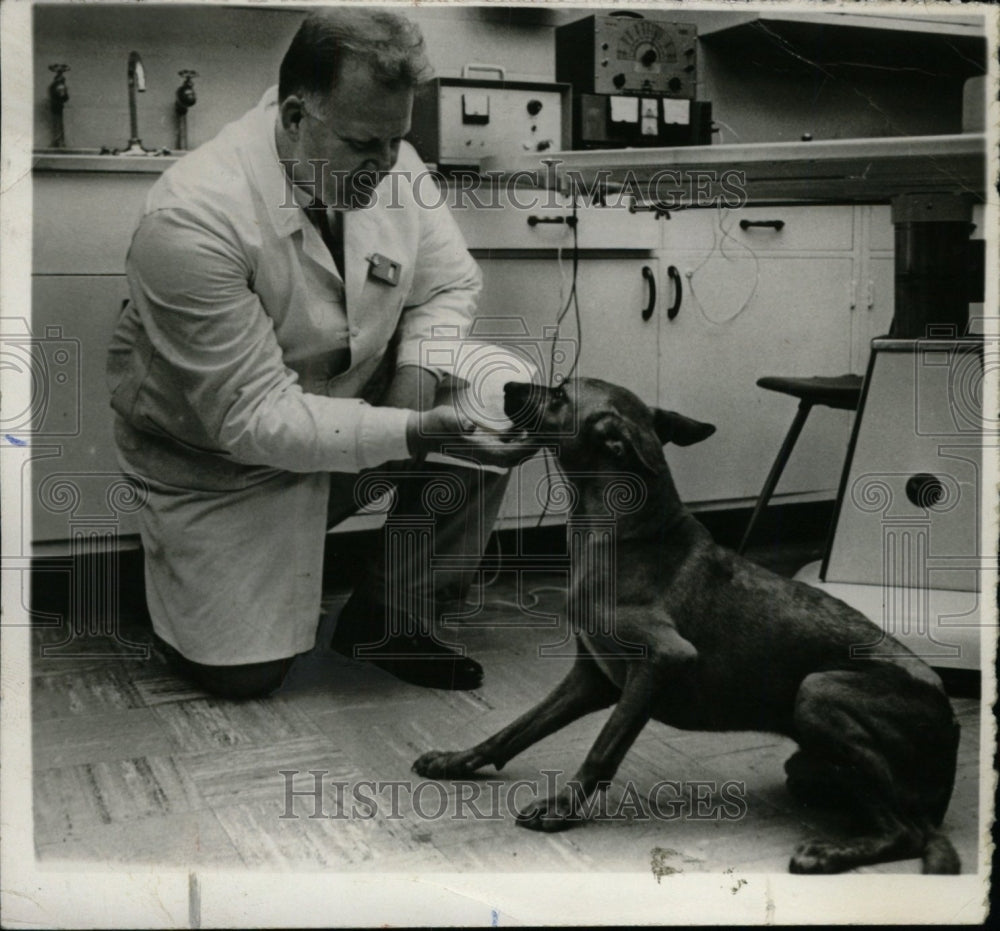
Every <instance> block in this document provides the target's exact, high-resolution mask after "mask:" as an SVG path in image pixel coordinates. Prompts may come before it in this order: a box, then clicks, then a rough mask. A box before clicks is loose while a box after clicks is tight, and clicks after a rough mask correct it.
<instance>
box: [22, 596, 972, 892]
mask: <svg viewBox="0 0 1000 931" xmlns="http://www.w3.org/2000/svg"><path fill="white" fill-rule="evenodd" d="M553 581H554V580H552V579H546V578H544V577H541V576H538V577H534V578H532V579H531V581H530V583H529V586H528V588H529V589H530V590H528V591H524V592H522V595H521V607H522V609H523V608H530V610H531V612H532V613H531V614H530V615H529V616H526V615H525V613H524V612H523V610H518V609H517V606H516V603H515V602H516V600H517V598H518V593H517V588H516V586H515V585H514V584H513V579H512V577H511V578H507V577H501V578H500V579H499V580H498V581H497V583H496V584H495V585H493V586H492V587H490V588H488V589H487V590H485V593H484V599H483V600H484V602H485V605H484V607H483V610H482V611H481V612H480V614H478V615H477V616H476V617H475V618H474V623H473V625H472V626H469V625H466V626H465V627H463V628H462V630H461V632H460V634H459V633H455V634H454V637H455V639H456V640H458V639H461V641H462V642H464V643H466V644H467V646H468V648H469V654H470V655H472V656H474V657H476V658H477V659H479V660H480V661H481V662H482V663H483V665H484V667H485V669H486V682H485V685H484V686H483V688H482V689H480V690H479V691H477V692H473V693H450V692H441V691H433V690H427V689H419V688H415V687H411V686H408V685H405V684H403V683H401V682H399V681H397V680H395V679H393V678H392V677H390V676H388V675H386V674H384V673H382V672H380V671H378V670H376V669H373V668H370V667H366V666H362V665H359V664H355V663H353V662H351V661H349V660H346V659H344V658H342V657H340V656H338V655H337V654H335V653H332V652H330V651H328V650H326V649H324V648H322V647H318V648H317V649H316V650H314V651H313V652H312V653H311V654H308V655H307V656H306V657H304V658H303V659H302V660H300V661H299V662H298V663H297V665H296V666H295V667H294V668H293V671H292V674H291V676H290V678H289V681H288V682H287V683H286V685H285V686H284V687H283V689H282V690H281V691H280V692H279V693H278V694H277V695H275V696H273V697H271V698H270V699H267V700H263V701H248V702H226V701H220V700H217V699H213V698H211V697H209V696H207V695H205V694H203V693H201V692H199V691H198V690H197V689H195V688H193V687H191V686H190V685H188V684H187V683H186V682H184V681H183V680H181V679H179V678H177V677H176V676H175V675H174V674H173V673H172V671H171V668H170V666H169V665H168V662H167V660H166V658H165V657H164V656H162V655H160V654H159V653H158V652H157V651H156V650H155V648H153V647H152V646H151V641H150V632H149V630H148V627H147V626H146V625H145V623H144V622H143V621H142V620H141V619H138V618H135V617H133V618H127V617H126V618H122V619H121V624H120V634H121V637H122V638H123V639H124V640H128V641H131V642H133V643H135V644H138V645H139V647H140V648H141V649H140V651H139V652H144V653H147V654H148V655H146V656H128V655H124V654H127V653H128V652H129V650H131V649H132V648H130V647H126V646H124V645H123V644H122V643H121V642H118V641H116V640H115V639H114V638H111V637H89V638H87V639H86V640H74V641H71V642H70V643H69V644H63V645H61V646H60V643H61V642H62V641H64V640H65V638H66V633H65V629H64V628H62V627H58V626H56V627H44V626H41V627H38V628H36V630H35V632H34V641H35V646H36V649H35V650H34V668H33V754H34V791H35V804H34V815H35V841H36V853H37V856H38V858H39V859H40V860H42V861H45V862H56V861H65V860H70V861H76V862H79V863H81V864H85V863H86V864H93V863H94V862H95V861H96V862H102V863H110V864H123V865H124V864H137V863H143V864H152V863H163V864H173V865H184V866H186V867H189V868H195V867H197V866H235V867H241V866H246V867H260V868H268V869H289V870H291V869H295V870H309V869H324V870H330V869H334V870H374V871H389V870H400V869H420V870H456V869H458V870H490V871H498V870H499V871H502V870H511V871H540V870H546V871H552V870H556V871H563V870H568V869H572V870H578V869H581V868H582V869H585V870H588V871H605V870H606V871H623V870H627V871H632V870H650V869H651V870H653V871H654V872H657V871H659V872H661V873H669V872H673V871H680V870H683V871H722V872H724V871H727V870H737V869H740V870H744V871H755V872H757V871H761V872H763V871H784V870H786V869H787V864H788V858H789V855H790V853H791V851H792V849H793V848H794V847H795V845H796V844H797V843H799V842H800V841H802V840H805V839H807V838H810V837H813V836H816V835H824V834H827V835H830V834H833V835H836V834H837V833H838V832H840V831H842V830H843V826H842V825H841V824H840V823H839V822H838V820H837V816H836V815H835V814H832V813H830V812H823V811H820V810H814V809H808V808H805V807H803V806H801V805H800V804H798V803H796V802H795V801H794V800H793V799H792V798H791V796H790V795H789V794H788V793H787V791H786V790H785V786H784V774H783V770H782V764H783V762H784V760H785V759H786V758H787V757H788V756H789V754H790V753H791V751H792V749H793V744H792V743H791V742H790V741H788V740H785V739H783V738H780V737H776V736H774V735H770V734H762V733H739V734H702V733H686V732H681V731H676V730H672V729H670V728H667V727H665V726H663V725H659V724H650V725H649V726H647V727H646V729H645V730H644V731H643V733H642V734H641V736H640V737H639V739H638V741H637V742H636V744H635V745H634V747H633V748H632V750H631V751H630V753H629V754H628V756H627V757H626V759H625V763H624V764H623V766H622V768H621V770H620V772H619V774H618V777H617V778H616V779H615V785H614V787H613V788H612V790H611V791H610V793H609V797H608V803H607V805H606V810H607V812H608V813H612V814H615V815H618V816H620V817H616V818H613V819H612V818H604V819H598V820H596V821H595V822H594V823H591V824H588V825H586V826H585V827H581V828H578V829H575V830H572V831H569V832H565V833H562V834H556V835H544V834H538V833H534V832H530V831H525V830H521V829H517V828H516V827H515V825H514V821H513V817H512V814H511V809H512V808H513V807H515V806H517V805H521V804H523V803H524V802H525V801H526V800H527V799H528V798H529V796H530V795H531V794H532V791H531V789H530V787H529V786H530V785H534V786H535V787H537V789H539V790H543V789H544V788H545V785H546V782H545V780H546V777H544V776H543V775H542V773H543V772H544V771H554V772H557V773H558V774H559V776H558V778H559V779H564V778H567V777H568V776H569V775H571V774H572V772H573V771H574V770H575V768H576V766H577V764H578V763H579V762H580V761H581V760H582V758H583V755H584V753H585V752H586V749H587V747H588V746H589V744H590V743H591V741H592V740H593V739H594V738H595V736H596V734H597V732H598V730H599V729H600V727H601V725H602V723H603V722H604V720H605V719H606V717H607V714H608V712H602V713H598V714H595V715H592V716H591V717H589V718H586V719H584V720H583V721H580V722H577V723H576V724H574V725H572V726H570V727H568V728H566V729H565V730H564V731H562V732H561V733H558V734H556V735H553V736H552V737H549V738H547V739H546V740H544V741H543V742H541V743H540V744H538V745H536V746H534V747H532V748H530V749H529V750H527V751H526V752H525V753H524V754H522V755H521V756H520V757H518V758H516V759H515V760H513V761H511V763H510V764H508V766H507V767H506V768H505V770H504V771H503V773H502V774H499V775H498V774H496V773H493V772H492V771H491V772H489V773H486V774H484V776H483V779H482V780H481V781H478V782H468V783H463V784H451V783H442V784H437V783H432V784H424V783H425V782H426V781H424V780H420V779H419V778H418V777H416V776H414V775H413V774H412V773H411V771H410V765H411V763H412V762H413V760H414V759H415V758H416V757H417V756H418V755H420V754H421V753H423V752H424V751H426V750H429V749H436V748H454V749H457V748H461V747H465V746H468V745H471V744H472V743H474V742H476V741H478V740H480V739H481V738H483V737H485V736H487V735H488V734H490V733H492V732H493V731H495V730H496V729H498V728H499V727H501V726H503V725H504V724H506V723H508V722H509V721H510V720H512V719H513V718H514V717H515V716H516V715H517V714H519V713H520V712H521V711H523V710H524V709H526V708H527V707H529V706H530V705H531V704H532V703H534V702H535V701H536V700H538V699H539V698H541V697H542V696H543V695H544V694H545V693H546V692H547V691H548V690H549V688H550V687H551V686H552V685H554V684H555V683H556V682H557V681H558V680H559V678H560V677H561V676H562V674H563V672H564V671H565V669H566V668H567V667H568V665H569V663H570V659H569V658H568V656H559V655H557V656H550V655H549V656H543V655H539V653H540V648H541V647H542V646H544V645H550V646H551V645H553V644H557V643H558V642H559V639H560V636H559V630H558V628H557V627H556V626H555V621H554V620H553V618H554V617H555V616H556V615H557V613H558V611H559V609H560V606H561V605H562V601H563V597H562V594H561V592H560V591H559V588H558V585H554V584H553ZM344 597H345V595H344V593H336V592H334V593H331V595H330V597H329V599H328V603H327V604H326V605H325V608H326V610H327V615H328V616H327V619H326V620H325V621H324V627H323V630H321V636H320V637H319V638H318V641H319V642H320V643H324V642H325V641H326V636H325V632H326V631H328V630H329V629H330V620H331V618H332V617H334V616H335V614H336V611H337V610H338V609H339V606H340V604H341V603H342V602H343V600H344ZM556 652H558V651H556ZM563 652H565V651H563ZM43 653H44V655H43ZM102 654H103V655H102ZM954 704H955V708H956V711H957V712H958V715H959V717H960V719H961V722H962V726H963V730H962V744H961V751H960V761H959V773H958V781H957V784H956V787H955V793H954V796H953V799H952V803H951V808H950V810H949V813H948V816H947V819H946V822H945V828H946V829H947V831H948V833H949V835H950V837H951V838H952V841H953V843H954V844H955V846H956V848H957V849H958V851H959V853H960V855H961V857H962V860H963V864H964V867H965V869H966V870H970V871H974V870H975V867H976V863H977V848H976V833H977V819H978V811H977V805H978V797H979V781H978V763H979V745H978V738H979V704H978V702H977V701H975V700H973V699H956V700H955V702H954ZM283 771H284V775H283V774H282V773H283ZM312 773H317V774H319V775H318V777H315V776H314V775H311V774H312ZM315 778H319V780H320V786H321V790H322V791H321V797H320V798H319V806H320V810H319V811H318V812H317V810H316V796H315V795H313V794H310V790H312V789H313V788H314V786H315V782H314V779H315ZM376 780H378V781H381V783H382V784H381V785H372V783H373V782H374V781H376ZM662 780H671V781H673V782H674V783H680V784H681V785H680V786H679V788H678V789H675V788H674V787H673V786H667V787H664V788H662V789H661V792H660V794H659V795H658V797H657V799H656V801H657V802H658V803H659V806H658V808H659V810H658V812H651V811H650V809H649V805H648V797H649V795H650V791H651V790H652V789H653V788H654V787H655V786H656V785H657V784H658V783H661V781H662ZM393 786H395V788H394V787H393ZM338 787H339V789H338ZM289 789H292V790H293V791H294V792H297V793H299V794H298V795H297V796H291V797H290V796H289ZM338 792H340V793H341V794H342V795H341V797H342V801H343V805H342V806H339V807H338ZM393 795H395V796H396V802H395V803H393ZM370 799H374V800H375V803H371V802H369V801H368V800H370ZM442 809H443V813H441V814H440V816H438V814H439V812H441V811H442ZM476 813H478V814H479V816H476ZM317 814H318V815H319V817H312V816H313V815H317ZM286 815H290V817H285V816H286ZM341 815H346V816H343V817H342V816H341ZM866 871H878V872H918V871H919V863H918V861H916V860H910V861H904V862H900V863H893V864H887V865H884V866H879V867H874V868H870V870H866Z"/></svg>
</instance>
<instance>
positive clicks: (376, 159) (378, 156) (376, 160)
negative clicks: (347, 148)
mask: <svg viewBox="0 0 1000 931" xmlns="http://www.w3.org/2000/svg"><path fill="white" fill-rule="evenodd" d="M398 157H399V143H398V142H382V143H379V145H378V147H377V148H376V149H375V150H374V151H373V153H372V155H371V156H370V157H369V159H368V165H367V167H369V168H370V169H371V170H372V171H375V172H378V173H379V174H385V173H386V172H387V171H392V169H393V167H394V166H395V164H396V159H397V158H398Z"/></svg>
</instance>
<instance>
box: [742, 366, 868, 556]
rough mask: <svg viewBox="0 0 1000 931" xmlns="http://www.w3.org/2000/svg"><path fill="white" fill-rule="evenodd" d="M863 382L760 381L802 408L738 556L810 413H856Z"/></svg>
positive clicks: (847, 378) (851, 378)
mask: <svg viewBox="0 0 1000 931" xmlns="http://www.w3.org/2000/svg"><path fill="white" fill-rule="evenodd" d="M862 382H863V379H862V377H861V376H860V375H835V376H823V375H820V376H816V377H814V378H781V377H778V376H772V375H769V376H767V377H765V378H759V379H757V385H758V387H760V388H766V389H767V390H768V391H780V392H781V393H782V394H788V395H791V396H792V397H793V398H798V399H799V409H798V410H797V411H796V412H795V419H794V420H793V421H792V425H791V427H790V428H789V430H788V433H787V434H786V436H785V440H784V442H783V443H782V444H781V449H779V450H778V457H777V458H776V459H775V460H774V465H772V466H771V471H770V473H768V476H767V480H766V481H765V482H764V487H763V488H762V489H761V492H760V497H759V498H758V499H757V506H756V507H755V508H754V510H753V514H752V515H751V517H750V523H749V524H747V529H746V532H745V533H744V534H743V539H742V540H741V541H740V545H739V548H738V549H737V552H738V553H742V552H743V551H744V550H745V549H746V546H747V543H748V542H749V540H750V536H751V534H752V533H753V530H754V527H755V526H756V525H757V522H758V520H760V517H761V515H762V514H763V513H764V509H765V508H766V507H767V503H768V501H770V500H771V495H772V494H774V489H775V487H776V486H777V484H778V479H779V478H781V473H782V472H784V471H785V466H786V465H787V464H788V460H789V458H790V457H791V455H792V450H793V449H794V448H795V443H796V441H797V440H798V438H799V434H800V433H801V432H802V428H803V427H804V426H805V423H806V419H807V418H808V417H809V411H810V410H812V408H813V405H815V404H820V405H822V406H824V407H832V408H836V409H837V410H842V411H856V410H857V409H858V404H859V403H860V402H861V385H862Z"/></svg>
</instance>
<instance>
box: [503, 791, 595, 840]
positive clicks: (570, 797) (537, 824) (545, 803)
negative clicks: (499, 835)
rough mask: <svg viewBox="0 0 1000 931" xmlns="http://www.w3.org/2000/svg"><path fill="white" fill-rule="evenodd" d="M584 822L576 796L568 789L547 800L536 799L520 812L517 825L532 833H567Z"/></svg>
mask: <svg viewBox="0 0 1000 931" xmlns="http://www.w3.org/2000/svg"><path fill="white" fill-rule="evenodd" d="M582 820H583V817H582V815H581V814H580V811H579V807H578V805H577V803H576V796H575V795H574V794H573V793H572V792H570V791H569V790H568V789H563V791H562V792H560V793H558V794H557V795H553V796H551V797H549V798H545V799H536V800H535V801H534V802H532V803H531V804H530V805H529V806H528V807H527V808H524V809H522V810H521V811H520V812H518V815H517V823H518V824H519V825H520V826H521V827H522V828H530V829H531V830H532V831H545V832H547V833H551V832H554V831H565V830H566V829H567V828H571V827H573V826H574V825H576V824H579V823H580V821H582Z"/></svg>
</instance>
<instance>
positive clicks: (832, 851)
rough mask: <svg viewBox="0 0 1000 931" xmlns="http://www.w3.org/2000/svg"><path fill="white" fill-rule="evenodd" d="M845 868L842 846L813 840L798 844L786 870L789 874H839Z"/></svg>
mask: <svg viewBox="0 0 1000 931" xmlns="http://www.w3.org/2000/svg"><path fill="white" fill-rule="evenodd" d="M846 866H847V864H846V863H845V861H844V847H843V845H840V844H833V843H829V842H828V841H821V840H820V841H817V840H813V841H806V843H804V844H799V846H798V847H797V848H796V849H795V853H793V854H792V860H791V862H790V863H789V864H788V870H789V872H790V873H840V872H842V871H843V870H844V869H845V868H846Z"/></svg>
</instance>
